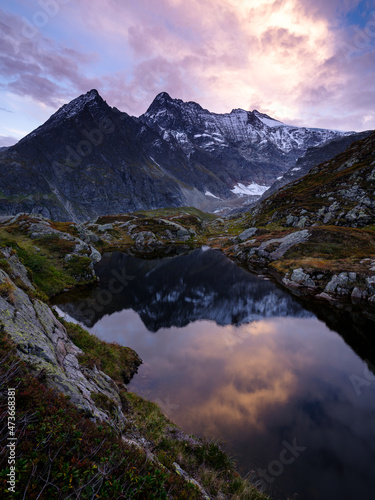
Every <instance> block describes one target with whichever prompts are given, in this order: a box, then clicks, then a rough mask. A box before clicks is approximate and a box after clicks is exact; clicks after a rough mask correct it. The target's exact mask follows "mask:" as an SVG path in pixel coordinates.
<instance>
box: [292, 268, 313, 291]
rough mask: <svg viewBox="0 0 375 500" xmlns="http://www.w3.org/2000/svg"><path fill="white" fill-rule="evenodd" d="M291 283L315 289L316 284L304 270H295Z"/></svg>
mask: <svg viewBox="0 0 375 500" xmlns="http://www.w3.org/2000/svg"><path fill="white" fill-rule="evenodd" d="M290 279H291V281H293V282H294V283H298V284H299V285H303V286H307V287H315V282H314V281H313V280H312V279H311V277H310V275H309V274H308V273H306V272H304V270H303V269H302V268H299V269H295V270H294V271H293V273H292V276H291V278H290Z"/></svg>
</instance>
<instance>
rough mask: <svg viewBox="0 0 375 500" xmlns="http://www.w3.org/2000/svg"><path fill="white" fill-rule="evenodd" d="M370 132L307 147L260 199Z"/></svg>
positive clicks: (298, 177)
mask: <svg viewBox="0 0 375 500" xmlns="http://www.w3.org/2000/svg"><path fill="white" fill-rule="evenodd" d="M370 134H371V131H367V132H359V133H357V134H351V135H346V136H344V137H338V138H335V139H332V140H331V141H329V142H327V143H326V144H324V145H323V146H314V147H312V148H309V149H308V150H307V151H306V153H305V154H304V155H303V156H301V157H300V158H298V160H297V162H296V164H295V165H294V166H293V167H292V168H290V169H289V170H288V171H287V172H285V174H284V175H283V176H282V177H281V178H279V179H278V180H277V181H276V182H274V183H273V184H272V186H271V187H270V188H269V189H268V190H267V191H266V192H265V193H264V194H263V196H262V199H266V198H268V197H269V196H271V194H272V193H274V192H276V191H277V190H278V189H281V188H282V187H283V186H285V185H286V184H289V183H290V182H293V181H295V180H297V179H300V178H301V177H303V176H304V175H306V174H307V173H308V172H309V171H310V170H311V169H312V168H313V167H315V166H316V165H319V164H320V163H323V162H324V161H327V160H330V159H331V158H334V157H335V156H336V155H338V154H339V153H342V152H344V151H345V150H346V149H347V148H348V147H349V146H350V145H351V144H352V143H353V142H356V141H360V140H361V139H365V138H366V137H368V136H369V135H370Z"/></svg>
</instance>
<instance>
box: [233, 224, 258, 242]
mask: <svg viewBox="0 0 375 500" xmlns="http://www.w3.org/2000/svg"><path fill="white" fill-rule="evenodd" d="M256 232H257V228H256V227H249V228H248V229H245V231H243V232H242V233H241V234H239V235H238V236H237V239H238V240H239V241H242V242H243V241H246V240H248V239H249V238H251V237H252V236H254V234H255V233H256Z"/></svg>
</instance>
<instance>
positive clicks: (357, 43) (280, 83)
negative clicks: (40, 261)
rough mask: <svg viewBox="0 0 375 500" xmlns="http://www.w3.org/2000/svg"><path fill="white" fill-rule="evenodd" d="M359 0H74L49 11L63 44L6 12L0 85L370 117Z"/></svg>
mask: <svg viewBox="0 0 375 500" xmlns="http://www.w3.org/2000/svg"><path fill="white" fill-rule="evenodd" d="M361 6H362V7H363V2H360V1H359V0H344V1H343V0H332V1H329V2H327V1H326V0H314V1H313V0H275V1H272V0H256V1H255V0H203V1H198V0H191V1H190V2H188V3H187V2H183V1H182V0H156V1H151V0H139V1H138V2H132V1H130V0H125V1H119V0H110V1H108V2H106V6H105V8H104V7H103V3H102V2H101V1H99V0H90V1H88V0H81V1H80V2H76V3H72V2H71V3H68V4H67V5H66V6H64V9H61V12H60V13H59V16H56V19H57V18H58V20H57V21H56V22H59V24H58V28H59V32H60V31H61V32H62V33H63V36H62V37H60V38H61V39H62V41H61V42H60V43H57V41H55V40H53V39H52V38H48V37H47V36H46V35H44V34H42V33H39V34H38V35H37V36H35V37H34V38H33V39H32V40H25V39H22V37H20V36H19V33H21V32H22V22H21V18H20V17H19V16H16V15H11V14H5V13H4V16H3V20H2V23H0V32H1V37H0V53H2V54H3V55H2V56H1V58H0V67H1V74H2V75H3V79H4V78H5V83H4V82H3V83H2V85H1V88H3V89H4V88H5V89H8V90H11V91H12V92H13V93H15V94H18V95H20V94H24V93H26V95H29V96H31V97H32V98H33V99H35V100H36V101H37V102H42V103H44V104H46V105H49V106H54V107H58V106H59V105H61V104H62V103H63V102H65V101H67V100H70V99H71V98H73V97H75V96H76V95H78V94H80V93H83V92H86V91H87V90H89V89H90V88H98V90H99V92H100V93H101V94H102V95H103V97H104V98H105V99H106V100H107V101H108V103H109V104H111V105H115V106H117V107H119V108H120V109H121V110H123V111H127V112H129V113H131V114H134V115H138V114H140V113H142V112H144V111H145V110H146V109H147V107H148V106H149V104H150V102H151V101H152V100H153V98H154V97H155V95H156V94H157V93H159V92H161V91H164V90H165V91H167V92H169V93H170V94H171V95H172V96H173V97H177V98H181V99H184V100H195V101H197V102H199V103H200V104H201V105H202V106H203V107H205V108H208V109H210V110H212V111H215V112H229V111H230V110H231V109H233V108H238V107H241V108H245V109H254V108H257V109H259V110H260V111H263V112H266V113H268V114H270V115H272V116H274V117H275V118H278V119H281V120H282V121H285V122H289V123H298V124H301V125H306V126H321V127H322V126H325V127H335V128H336V127H339V128H342V129H358V130H359V129H363V128H368V127H373V128H375V121H374V119H373V118H372V114H371V111H369V110H371V109H373V104H372V102H374V100H373V98H374V90H373V83H372V82H373V81H374V76H375V75H374V71H375V70H374V68H375V65H374V54H375V49H374V47H375V28H374V32H373V35H372V34H371V33H372V32H371V29H370V28H371V26H372V25H371V24H369V23H371V22H372V20H373V18H372V17H371V16H372V13H371V12H370V11H369V12H368V14H367V17H366V11H365V10H363V9H362V10H358V12H357V14H358V13H359V14H360V15H361V23H362V27H359V26H355V25H354V24H355V23H354V21H353V22H352V21H350V19H352V17H353V9H360V7H361ZM359 14H358V15H359ZM354 18H355V16H354V17H353V19H354ZM81 19H85V23H84V24H82V22H81ZM353 23H354V24H353ZM374 26H375V14H374ZM366 27H367V29H368V33H367V32H366V31H364V30H366ZM16 35H17V36H16ZM73 42H74V45H75V46H77V47H78V48H77V49H74V48H72V46H71V45H72V43H73Z"/></svg>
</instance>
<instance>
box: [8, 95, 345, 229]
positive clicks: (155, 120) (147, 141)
mask: <svg viewBox="0 0 375 500" xmlns="http://www.w3.org/2000/svg"><path fill="white" fill-rule="evenodd" d="M104 122H106V123H109V124H110V127H104V128H103V126H102V125H103V123H104ZM343 135H344V134H343V133H342V132H336V131H331V130H320V129H308V128H299V127H291V126H288V125H284V124H282V123H281V122H278V121H277V120H274V119H273V118H272V117H270V116H268V115H266V114H263V113H260V112H259V111H257V110H254V111H245V110H241V109H238V110H233V111H232V112H231V113H226V114H217V113H211V112H210V111H208V110H207V109H203V108H202V107H201V106H200V105H199V104H197V103H195V102H192V101H189V102H184V101H182V100H181V99H173V98H172V97H171V96H170V95H169V94H168V93H167V92H161V93H160V94H158V95H157V96H156V97H155V99H154V100H153V102H152V104H151V105H150V107H149V109H148V110H147V112H146V113H145V114H143V115H142V116H140V117H138V118H135V117H131V116H129V115H128V114H127V113H122V112H120V111H119V110H117V109H116V108H112V107H110V106H108V104H107V103H106V102H105V101H104V100H103V99H102V97H101V96H100V94H99V92H98V91H97V90H96V89H92V90H90V91H89V92H87V93H85V94H82V95H80V96H79V97H77V98H76V99H73V100H72V101H71V102H70V103H68V104H65V105H64V106H62V107H61V108H60V109H59V110H58V111H56V113H54V114H53V115H52V116H51V117H50V118H49V120H47V121H46V123H44V124H43V125H42V126H40V127H39V128H38V129H36V130H35V131H34V132H32V133H31V134H29V135H28V136H26V137H25V138H24V139H22V140H21V141H20V142H19V143H18V144H16V145H14V146H12V147H10V148H8V149H6V150H4V151H0V192H1V193H2V194H3V198H2V199H0V214H4V213H6V214H13V213H18V212H33V213H42V214H44V215H45V216H47V217H49V218H53V219H60V220H88V219H90V218H93V217H95V216H97V215H103V214H110V213H122V212H129V211H136V210H140V209H150V208H160V207H171V206H174V207H176V206H194V207H196V208H200V209H203V210H206V211H215V210H218V209H222V208H225V209H228V207H229V208H231V207H239V206H242V205H243V204H244V203H251V202H255V201H256V200H257V199H258V197H259V195H260V194H262V193H264V192H265V190H266V189H267V187H269V186H270V185H271V184H273V183H274V182H275V180H276V179H277V178H279V177H280V176H282V175H283V174H284V173H285V172H286V171H287V170H289V169H290V168H294V165H295V163H296V161H297V160H298V158H300V157H301V156H302V155H303V154H304V153H305V152H306V150H307V149H308V148H309V147H312V146H321V145H324V144H326V143H327V142H328V141H330V140H332V139H334V138H337V137H342V136H343ZM9 165H11V168H9ZM26 166H27V168H26ZM241 197H245V199H244V200H242V198H241Z"/></svg>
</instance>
